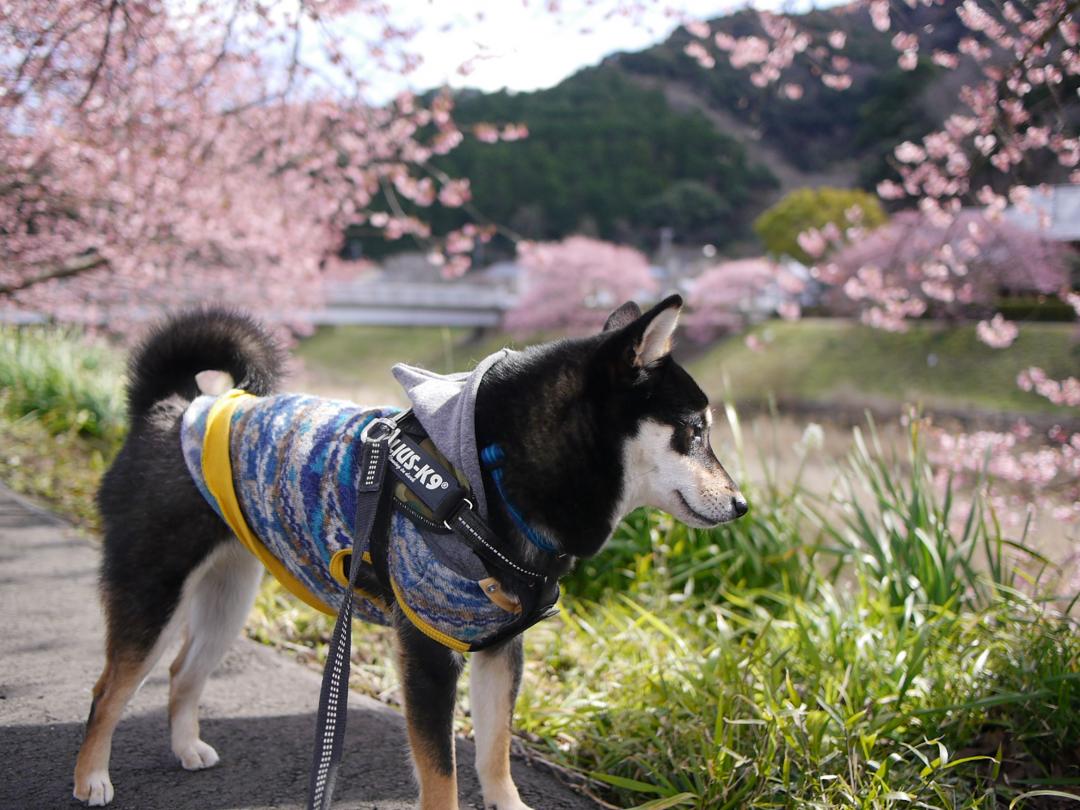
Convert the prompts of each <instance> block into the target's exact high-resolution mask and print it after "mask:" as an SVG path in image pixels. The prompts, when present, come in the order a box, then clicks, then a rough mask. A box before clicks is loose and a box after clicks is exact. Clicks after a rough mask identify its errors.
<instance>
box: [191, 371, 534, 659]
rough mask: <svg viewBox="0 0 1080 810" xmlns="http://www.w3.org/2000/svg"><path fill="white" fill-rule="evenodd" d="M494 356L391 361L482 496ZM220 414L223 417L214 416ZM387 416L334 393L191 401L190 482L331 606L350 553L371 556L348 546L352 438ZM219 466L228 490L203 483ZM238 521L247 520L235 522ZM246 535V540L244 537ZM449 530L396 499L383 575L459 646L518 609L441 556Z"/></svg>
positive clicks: (422, 624) (365, 605) (411, 613)
mask: <svg viewBox="0 0 1080 810" xmlns="http://www.w3.org/2000/svg"><path fill="white" fill-rule="evenodd" d="M501 356H502V353H499V354H497V355H493V356H492V357H489V358H487V360H485V361H484V362H483V363H481V364H480V366H478V367H477V369H476V371H474V372H473V373H472V374H471V375H453V376H449V377H448V376H443V375H435V374H431V373H430V372H426V371H424V370H422V369H413V368H409V367H400V366H399V367H395V369H394V373H395V375H396V376H397V377H398V379H399V381H401V382H402V383H403V384H404V385H405V387H406V391H407V393H408V394H409V396H410V399H411V400H412V402H413V407H414V412H415V413H416V415H417V417H418V419H419V420H420V422H421V424H422V425H423V427H424V428H425V430H427V431H428V433H429V435H430V437H431V439H432V440H433V441H434V443H435V446H436V447H437V448H438V449H439V450H441V451H443V453H444V454H445V456H446V457H447V460H448V461H449V462H450V463H451V464H453V465H454V466H455V467H457V468H459V469H461V468H462V467H464V468H465V475H464V476H463V477H465V478H466V479H467V480H466V481H465V482H463V483H467V484H469V485H471V488H472V490H473V493H474V496H475V497H476V498H477V500H478V501H479V503H481V504H482V503H483V500H482V497H483V496H482V493H483V484H482V481H480V480H477V479H479V463H478V461H477V455H476V446H475V429H474V426H473V424H472V417H473V406H474V404H475V394H476V389H477V388H478V386H479V377H480V376H482V374H483V372H484V371H486V369H487V368H490V367H491V365H493V364H494V363H495V362H496V361H497V360H498V359H499V358H500V357H501ZM223 406H224V410H223V409H222V408H223ZM230 409H231V410H230ZM218 412H220V413H221V414H224V417H223V418H220V419H219V418H218V417H217V416H216V415H215V414H216V413H218ZM395 413H397V409H394V408H363V407H361V406H358V405H355V404H353V403H351V402H345V401H341V400H330V399H322V398H318V397H311V396H303V395H279V396H271V397H264V398H259V397H253V396H250V395H247V394H244V393H243V392H238V391H232V392H229V393H228V394H225V395H222V397H221V398H218V397H211V396H202V397H199V398H197V399H196V400H195V401H194V402H192V404H191V405H190V406H189V407H188V409H187V411H186V412H185V414H184V418H183V424H182V428H181V446H182V449H183V453H184V460H185V462H186V463H187V467H188V470H189V472H190V473H191V476H192V479H193V480H194V482H195V485H196V486H197V487H198V489H199V491H200V492H201V493H202V494H203V496H204V497H205V498H206V500H207V502H208V503H209V504H210V505H211V506H212V507H213V508H214V509H215V511H217V512H218V514H219V515H221V516H222V517H223V518H224V519H225V520H226V522H227V523H229V524H230V526H232V527H233V528H234V531H237V534H238V536H240V537H241V540H242V541H243V542H244V544H245V545H246V546H248V547H249V550H252V551H253V553H255V554H256V555H257V556H259V557H260V559H262V560H263V562H264V563H265V564H266V565H267V567H268V568H269V569H270V570H271V572H272V573H273V574H274V575H275V576H277V577H278V579H279V580H280V581H281V582H282V584H283V585H285V586H286V587H287V588H289V590H291V591H293V592H294V593H296V595H297V596H299V597H300V598H302V599H304V601H306V602H308V604H310V605H312V606H313V607H316V608H317V609H319V610H322V611H324V612H327V613H331V614H334V613H337V611H338V609H339V608H340V606H341V599H342V598H343V596H344V592H345V586H346V584H347V581H348V578H347V566H346V565H345V560H346V558H347V557H348V556H349V554H350V550H351V553H352V554H353V555H354V556H355V557H358V558H362V559H364V561H365V562H370V557H369V556H367V551H368V549H367V548H363V547H358V548H354V547H353V531H354V528H355V519H356V514H355V513H356V491H357V479H358V477H359V463H360V446H361V440H360V434H361V432H362V431H363V429H364V427H366V426H367V424H368V423H369V422H370V421H371V420H372V419H375V418H377V417H382V416H389V415H393V414H395ZM208 427H209V430H208ZM439 437H441V441H440V438H439ZM448 447H452V450H450V449H447V448H448ZM215 454H216V455H215ZM463 454H467V455H465V458H462V455H463ZM223 455H227V458H222V456H223ZM455 456H456V457H455ZM470 456H471V457H470ZM466 459H467V460H468V462H471V463H468V462H466ZM223 465H224V469H225V470H226V471H227V472H229V473H231V485H232V486H231V490H232V492H231V493H230V492H228V491H227V490H229V489H230V487H229V486H228V484H227V483H226V484H225V485H220V484H219V485H218V486H216V487H215V486H212V484H211V483H210V482H208V479H211V480H213V479H212V472H213V470H215V469H218V470H220V469H222V467H223ZM228 478H229V475H226V479H228ZM223 491H224V494H223ZM400 493H404V488H403V487H401V488H399V493H398V494H400ZM219 498H220V499H221V500H222V501H225V502H221V501H219ZM229 501H233V503H232V504H231V506H232V508H234V509H235V507H238V511H239V513H242V514H241V515H240V516H239V518H237V517H236V516H235V515H233V516H232V518H231V519H230V503H229ZM414 514H415V512H414ZM237 523H241V524H246V526H245V525H240V527H239V530H237ZM243 529H249V530H250V532H249V533H247V532H244V531H243ZM245 534H246V535H247V536H248V537H249V538H251V537H253V538H254V540H253V541H251V542H250V544H249V540H246V539H245V537H244V535H245ZM448 537H449V534H448V533H447V532H446V531H445V530H443V529H441V528H439V527H437V526H436V525H435V524H433V523H427V522H425V521H423V520H422V518H421V519H411V518H410V517H408V516H407V515H406V514H405V512H404V511H403V509H402V508H401V507H400V504H397V503H396V504H395V508H394V510H393V514H392V515H391V518H390V527H389V538H388V545H387V563H388V573H389V576H390V584H391V587H392V589H393V591H394V595H395V597H396V600H397V603H398V605H399V606H400V607H401V609H402V610H403V612H404V613H405V614H406V616H408V618H409V619H410V620H411V621H412V622H413V623H414V624H415V625H416V626H417V627H418V628H419V629H420V630H421V631H423V632H424V633H426V634H427V635H429V636H430V637H432V638H434V639H436V640H437V641H439V642H441V643H443V644H445V645H446V646H449V647H451V648H453V649H457V650H462V651H464V650H466V649H468V648H469V647H470V646H472V645H473V644H480V643H483V641H484V640H485V639H489V638H492V637H493V636H494V635H495V634H497V633H498V632H500V631H501V630H503V629H504V628H505V627H507V626H508V625H509V624H511V623H513V622H514V621H515V620H516V619H517V618H518V616H519V615H520V609H519V610H517V611H515V610H511V609H508V608H510V607H514V606H513V605H508V604H507V603H506V601H505V599H504V600H502V601H503V605H504V606H500V605H499V604H497V603H496V602H495V601H493V597H491V596H490V595H489V593H488V591H487V589H486V588H485V587H482V586H481V584H480V581H481V580H484V581H485V582H488V581H490V580H488V579H487V573H486V571H484V570H483V569H482V566H481V567H480V568H477V566H476V562H475V561H468V560H463V559H461V558H460V555H458V556H455V555H454V554H453V553H452V551H451V552H449V553H448V550H447V549H448V544H447V542H446V541H447V538H448ZM355 608H356V610H357V615H358V616H359V617H360V618H363V619H365V620H367V621H371V622H375V623H378V624H388V623H389V616H390V614H389V611H390V610H391V609H392V607H391V606H388V605H385V604H383V603H382V602H381V601H380V600H378V599H377V598H375V597H372V596H371V595H369V594H366V593H364V592H362V591H357V593H356V596H355Z"/></svg>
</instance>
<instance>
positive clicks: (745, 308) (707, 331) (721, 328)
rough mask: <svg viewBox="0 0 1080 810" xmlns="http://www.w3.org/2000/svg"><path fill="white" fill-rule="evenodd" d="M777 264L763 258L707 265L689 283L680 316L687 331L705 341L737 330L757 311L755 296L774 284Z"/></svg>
mask: <svg viewBox="0 0 1080 810" xmlns="http://www.w3.org/2000/svg"><path fill="white" fill-rule="evenodd" d="M780 274H781V270H780V267H779V266H778V265H777V264H776V263H775V262H773V261H771V260H769V259H765V258H757V259H738V260H735V261H727V262H720V263H719V264H716V265H714V266H712V267H709V268H706V269H705V270H703V271H702V272H701V274H700V275H698V277H697V278H696V279H694V281H693V282H692V283H691V286H690V289H689V290H688V294H687V299H686V304H687V309H688V312H687V314H686V317H685V318H684V319H683V325H684V326H685V328H686V332H687V334H688V335H689V336H690V337H691V338H692V339H694V340H698V341H707V340H712V339H714V338H716V337H717V336H719V335H724V334H729V333H732V332H737V331H739V330H741V329H743V328H744V327H745V326H746V325H747V323H748V322H749V320H750V318H751V316H752V315H753V313H754V312H757V311H760V303H759V301H758V299H759V298H760V296H761V295H762V293H764V292H765V290H766V289H767V288H769V287H770V286H775V284H776V279H777V278H778V277H779V276H780Z"/></svg>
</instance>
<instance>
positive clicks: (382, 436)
mask: <svg viewBox="0 0 1080 810" xmlns="http://www.w3.org/2000/svg"><path fill="white" fill-rule="evenodd" d="M374 427H378V428H379V429H380V431H385V433H376V434H375V435H374V436H373V435H371V429H372V428H374ZM399 433H401V428H400V427H398V424H397V422H395V421H394V420H393V419H391V418H389V417H386V416H380V417H377V418H375V419H372V420H371V421H370V422H368V423H367V424H366V425H364V429H363V430H362V431H360V441H362V442H381V441H384V440H385V441H388V442H389V441H393V439H394V438H395V437H396V436H397V435H398V434H399Z"/></svg>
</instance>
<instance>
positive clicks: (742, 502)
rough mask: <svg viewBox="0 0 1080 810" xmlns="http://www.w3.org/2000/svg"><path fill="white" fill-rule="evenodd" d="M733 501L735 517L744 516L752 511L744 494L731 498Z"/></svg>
mask: <svg viewBox="0 0 1080 810" xmlns="http://www.w3.org/2000/svg"><path fill="white" fill-rule="evenodd" d="M731 503H732V505H733V506H734V507H735V517H742V516H743V515H745V514H746V513H747V512H749V511H750V504H748V503H747V502H746V498H744V497H743V496H742V495H736V496H735V497H734V498H732V499H731Z"/></svg>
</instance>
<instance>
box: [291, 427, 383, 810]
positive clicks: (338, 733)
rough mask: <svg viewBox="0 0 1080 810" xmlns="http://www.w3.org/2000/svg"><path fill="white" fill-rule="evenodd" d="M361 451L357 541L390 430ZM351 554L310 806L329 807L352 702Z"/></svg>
mask: <svg viewBox="0 0 1080 810" xmlns="http://www.w3.org/2000/svg"><path fill="white" fill-rule="evenodd" d="M364 434H365V437H364V439H363V447H362V450H361V454H360V459H361V461H360V484H359V487H358V488H357V495H356V531H355V535H354V538H355V539H354V540H353V545H354V546H355V545H356V541H357V540H360V539H363V538H368V537H370V536H371V535H372V533H373V531H374V529H375V524H376V521H377V520H378V516H379V511H380V509H379V506H380V501H381V500H382V494H383V482H384V481H385V480H386V465H387V461H388V458H389V455H390V448H389V441H388V440H389V438H390V435H391V434H390V433H389V432H388V431H384V430H380V431H379V435H377V436H375V437H371V436H370V435H368V434H369V431H367V430H365V431H364ZM356 563H357V561H356V560H352V559H351V558H350V565H349V586H348V588H347V589H346V591H345V596H344V597H343V598H342V600H341V609H340V610H339V611H338V617H337V622H336V623H335V624H334V634H333V636H331V639H330V651H329V654H328V655H327V657H326V665H325V667H324V669H323V680H322V691H321V692H320V693H319V714H318V719H317V721H316V727H315V759H314V761H313V762H312V764H311V782H310V784H309V786H308V810H327V808H329V807H330V801H331V799H332V797H333V795H334V781H335V780H336V779H337V770H338V765H339V764H340V762H341V752H342V748H343V745H344V742H345V720H346V713H347V712H348V706H349V670H350V666H351V664H352V611H353V598H354V597H353V588H354V587H355V585H356V579H357V575H358V573H359V571H360V566H359V565H358V564H356Z"/></svg>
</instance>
